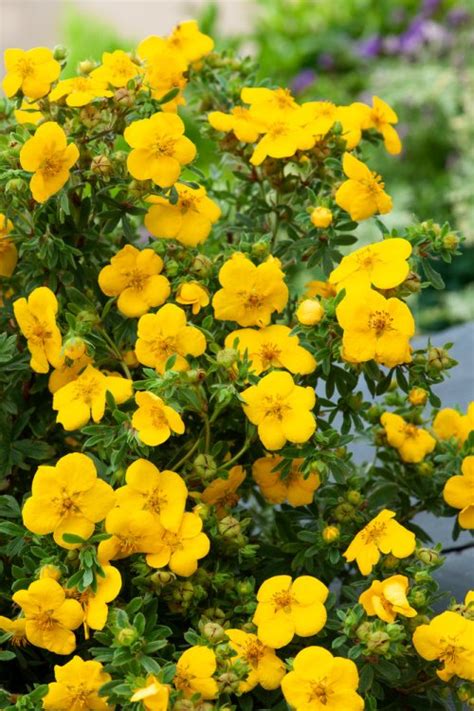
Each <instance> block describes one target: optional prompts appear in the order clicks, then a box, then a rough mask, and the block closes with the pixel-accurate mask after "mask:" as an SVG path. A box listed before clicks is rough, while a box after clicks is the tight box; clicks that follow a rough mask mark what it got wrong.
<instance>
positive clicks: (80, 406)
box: [53, 365, 133, 430]
mask: <svg viewBox="0 0 474 711" xmlns="http://www.w3.org/2000/svg"><path fill="white" fill-rule="evenodd" d="M132 390H133V386H132V381H131V380H128V379H127V378H121V377H120V376H118V375H105V374H104V373H101V371H100V370H97V368H94V367H93V366H92V365H88V366H87V367H86V369H85V370H84V371H83V372H82V373H81V374H80V375H79V376H78V377H77V378H76V379H75V380H73V381H71V382H70V383H68V384H67V385H63V387H62V388H59V390H56V392H55V393H54V397H53V410H57V411H58V414H57V416H56V422H59V423H61V424H62V426H63V427H64V429H65V430H77V429H79V428H80V427H83V426H84V425H85V424H87V422H89V420H90V419H91V417H92V419H93V420H94V422H100V420H101V419H102V418H103V416H104V412H105V404H106V393H107V392H110V393H112V395H113V397H114V399H115V402H116V403H117V404H118V405H120V404H121V403H122V402H125V400H128V399H129V398H130V397H132Z"/></svg>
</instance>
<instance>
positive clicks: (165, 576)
mask: <svg viewBox="0 0 474 711" xmlns="http://www.w3.org/2000/svg"><path fill="white" fill-rule="evenodd" d="M150 580H151V582H152V583H153V584H154V585H159V586H164V585H168V583H171V582H173V580H176V575H174V574H173V573H170V572H169V571H168V570H158V571H157V572H156V573H153V575H151V576H150Z"/></svg>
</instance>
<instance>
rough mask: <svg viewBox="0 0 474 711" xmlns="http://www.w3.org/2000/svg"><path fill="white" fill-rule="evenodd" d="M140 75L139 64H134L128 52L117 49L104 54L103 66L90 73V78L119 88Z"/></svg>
mask: <svg viewBox="0 0 474 711" xmlns="http://www.w3.org/2000/svg"><path fill="white" fill-rule="evenodd" d="M140 73H141V69H140V67H139V66H138V64H135V62H132V60H131V59H130V57H129V56H128V54H127V53H126V52H124V51H123V50H121V49H116V50H115V52H104V53H103V55H102V64H101V65H100V67H97V69H94V70H93V71H92V72H91V73H90V77H92V79H96V80H98V81H101V82H105V83H108V84H112V86H115V87H117V88H118V87H121V86H127V84H128V82H129V81H130V80H131V79H135V77H137V76H139V74H140Z"/></svg>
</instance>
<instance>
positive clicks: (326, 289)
mask: <svg viewBox="0 0 474 711" xmlns="http://www.w3.org/2000/svg"><path fill="white" fill-rule="evenodd" d="M305 287H306V290H305V294H304V295H305V296H307V297H308V298H310V299H314V298H315V297H316V296H320V297H321V298H323V299H329V298H330V297H331V296H336V293H337V292H336V289H335V288H334V287H333V285H332V284H330V283H329V282H328V281H317V280H313V281H308V282H307V283H306V284H305Z"/></svg>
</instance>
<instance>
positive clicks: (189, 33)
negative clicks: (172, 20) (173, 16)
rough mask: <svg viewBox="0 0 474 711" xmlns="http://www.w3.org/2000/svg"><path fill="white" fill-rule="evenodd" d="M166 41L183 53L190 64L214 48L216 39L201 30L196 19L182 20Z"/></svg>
mask: <svg viewBox="0 0 474 711" xmlns="http://www.w3.org/2000/svg"><path fill="white" fill-rule="evenodd" d="M166 41H167V43H168V45H169V46H170V47H172V48H173V49H176V50H178V52H180V53H181V54H182V55H183V57H184V58H185V59H186V61H187V63H188V64H191V63H192V62H196V61H197V60H198V59H201V58H202V57H204V56H205V55H206V54H209V52H212V50H213V49H214V40H213V39H212V37H208V35H205V34H204V33H203V32H200V30H199V26H198V23H197V22H196V20H186V21H185V22H180V23H179V25H176V27H175V28H174V30H173V31H172V33H171V34H170V36H169V37H168V38H167V39H166Z"/></svg>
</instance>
